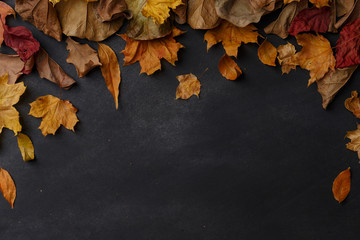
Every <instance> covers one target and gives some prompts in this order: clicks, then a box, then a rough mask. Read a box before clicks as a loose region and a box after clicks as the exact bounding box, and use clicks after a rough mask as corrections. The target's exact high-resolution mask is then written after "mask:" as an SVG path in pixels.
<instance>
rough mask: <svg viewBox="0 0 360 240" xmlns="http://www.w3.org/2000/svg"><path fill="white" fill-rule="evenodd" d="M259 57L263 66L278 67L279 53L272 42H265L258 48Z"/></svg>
mask: <svg viewBox="0 0 360 240" xmlns="http://www.w3.org/2000/svg"><path fill="white" fill-rule="evenodd" d="M258 56H259V59H260V61H261V62H262V63H263V64H266V65H269V66H274V67H275V66H276V63H275V61H276V56H277V51H276V47H274V45H272V44H271V42H269V41H267V40H265V41H264V42H263V43H262V44H261V45H260V47H259V48H258Z"/></svg>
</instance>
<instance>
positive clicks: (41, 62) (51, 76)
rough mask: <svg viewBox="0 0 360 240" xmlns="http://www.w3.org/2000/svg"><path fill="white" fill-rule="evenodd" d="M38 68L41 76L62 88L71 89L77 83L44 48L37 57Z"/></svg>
mask: <svg viewBox="0 0 360 240" xmlns="http://www.w3.org/2000/svg"><path fill="white" fill-rule="evenodd" d="M36 69H37V71H38V73H39V76H40V77H41V78H45V79H47V80H49V81H51V82H53V83H55V84H56V85H58V86H59V87H61V88H64V89H69V88H70V87H71V86H72V85H73V84H74V83H75V81H74V79H72V78H71V77H69V76H68V75H67V74H66V73H65V72H64V70H63V69H62V68H61V67H60V66H59V65H58V64H57V63H56V62H55V61H54V60H53V59H52V58H50V57H49V55H48V54H47V52H46V51H45V50H44V49H43V48H41V49H40V51H39V53H38V55H37V57H36Z"/></svg>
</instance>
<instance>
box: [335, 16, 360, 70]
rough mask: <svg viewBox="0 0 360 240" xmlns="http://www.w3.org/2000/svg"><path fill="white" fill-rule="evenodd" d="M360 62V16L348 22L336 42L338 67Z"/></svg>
mask: <svg viewBox="0 0 360 240" xmlns="http://www.w3.org/2000/svg"><path fill="white" fill-rule="evenodd" d="M356 64H360V18H357V19H355V20H354V21H352V22H350V23H349V24H347V25H346V26H345V27H344V28H343V29H342V30H341V32H340V37H339V39H338V41H337V42H336V68H343V67H348V66H352V65H356Z"/></svg>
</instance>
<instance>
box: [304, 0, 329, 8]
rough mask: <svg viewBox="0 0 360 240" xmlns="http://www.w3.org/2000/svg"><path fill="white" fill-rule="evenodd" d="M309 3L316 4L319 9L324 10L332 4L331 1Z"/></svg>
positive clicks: (315, 0)
mask: <svg viewBox="0 0 360 240" xmlns="http://www.w3.org/2000/svg"><path fill="white" fill-rule="evenodd" d="M309 2H311V3H312V4H314V5H315V6H316V7H317V8H322V7H326V6H327V7H329V6H330V5H329V2H331V0H309Z"/></svg>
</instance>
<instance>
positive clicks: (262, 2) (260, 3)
mask: <svg viewBox="0 0 360 240" xmlns="http://www.w3.org/2000/svg"><path fill="white" fill-rule="evenodd" d="M249 2H250V4H251V6H252V7H253V8H255V9H265V10H267V11H273V10H274V9H275V3H276V1H275V0H249Z"/></svg>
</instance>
